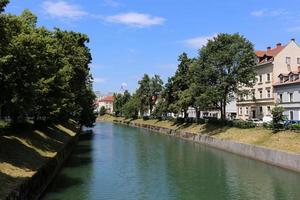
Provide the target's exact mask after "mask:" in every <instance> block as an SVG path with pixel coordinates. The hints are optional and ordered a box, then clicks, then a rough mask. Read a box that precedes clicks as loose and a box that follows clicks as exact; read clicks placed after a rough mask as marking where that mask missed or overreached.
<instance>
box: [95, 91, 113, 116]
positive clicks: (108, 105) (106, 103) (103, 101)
mask: <svg viewBox="0 0 300 200" xmlns="http://www.w3.org/2000/svg"><path fill="white" fill-rule="evenodd" d="M101 107H104V108H105V109H106V112H107V113H109V114H113V112H114V96H112V95H108V96H102V97H99V99H98V100H97V110H98V111H100V109H101Z"/></svg>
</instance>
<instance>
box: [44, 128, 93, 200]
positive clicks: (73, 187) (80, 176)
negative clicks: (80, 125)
mask: <svg viewBox="0 0 300 200" xmlns="http://www.w3.org/2000/svg"><path fill="white" fill-rule="evenodd" d="M93 138H94V133H93V131H92V130H89V131H84V132H82V133H81V135H80V136H79V141H78V144H77V146H76V147H75V149H74V150H73V152H72V155H71V157H70V158H69V159H68V161H67V162H66V164H65V166H64V167H63V169H62V171H61V172H60V173H59V175H58V176H57V177H56V178H55V180H54V182H53V183H52V184H51V186H50V187H49V189H48V192H47V194H46V196H45V197H44V198H45V199H54V198H56V197H57V199H70V197H73V198H72V199H74V200H75V199H89V198H88V195H89V185H90V182H91V177H92V176H93V156H92V151H93V146H92V145H93Z"/></svg>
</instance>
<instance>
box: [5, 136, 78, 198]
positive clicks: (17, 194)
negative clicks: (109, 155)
mask: <svg viewBox="0 0 300 200" xmlns="http://www.w3.org/2000/svg"><path fill="white" fill-rule="evenodd" d="M78 137H79V132H78V133H77V134H76V136H74V137H73V138H71V139H70V141H69V142H68V143H67V144H66V145H65V147H64V148H63V149H62V150H61V151H60V152H58V153H57V155H56V156H55V157H54V158H51V159H49V160H48V162H47V163H45V165H44V166H43V167H41V168H40V169H39V170H38V171H37V172H36V173H35V174H34V175H33V176H32V177H31V178H30V179H28V180H26V181H24V182H23V183H22V184H21V185H20V186H19V187H18V188H16V189H15V190H14V191H12V192H11V193H10V194H9V195H8V196H7V197H6V198H5V199H6V200H27V199H40V198H41V195H43V193H44V192H45V191H46V189H47V187H48V186H49V185H50V183H51V182H52V181H53V179H54V178H55V177H56V175H57V173H58V172H59V171H60V169H61V168H62V167H63V164H64V162H65V161H66V160H67V159H68V157H69V156H70V155H71V153H72V150H73V148H74V146H75V145H76V144H77V141H78Z"/></svg>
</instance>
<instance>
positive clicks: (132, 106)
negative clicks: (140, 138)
mask: <svg viewBox="0 0 300 200" xmlns="http://www.w3.org/2000/svg"><path fill="white" fill-rule="evenodd" d="M139 101H140V100H139V97H138V96H137V94H134V95H132V97H131V98H130V100H129V101H128V102H127V103H126V104H125V105H124V107H123V113H124V116H125V118H127V119H136V118H138V113H139V109H140V105H139Z"/></svg>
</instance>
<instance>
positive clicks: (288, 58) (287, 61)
mask: <svg viewBox="0 0 300 200" xmlns="http://www.w3.org/2000/svg"><path fill="white" fill-rule="evenodd" d="M285 62H286V64H288V65H290V64H291V57H286V58H285Z"/></svg>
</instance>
